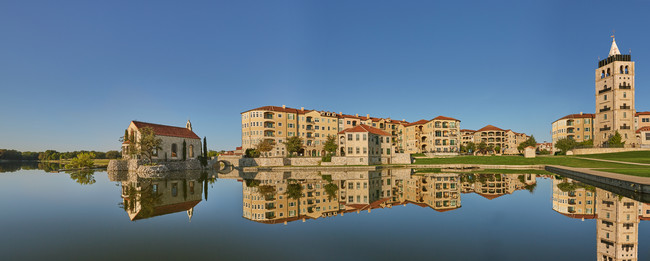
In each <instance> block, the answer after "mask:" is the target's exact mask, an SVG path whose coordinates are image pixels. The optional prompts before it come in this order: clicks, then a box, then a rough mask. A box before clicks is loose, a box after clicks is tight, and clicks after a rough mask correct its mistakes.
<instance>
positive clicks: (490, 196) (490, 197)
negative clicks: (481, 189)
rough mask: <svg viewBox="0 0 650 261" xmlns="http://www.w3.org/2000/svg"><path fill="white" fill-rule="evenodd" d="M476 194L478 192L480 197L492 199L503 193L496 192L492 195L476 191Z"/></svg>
mask: <svg viewBox="0 0 650 261" xmlns="http://www.w3.org/2000/svg"><path fill="white" fill-rule="evenodd" d="M476 194H479V195H480V196H481V197H484V198H487V199H489V200H493V199H495V198H498V197H500V196H503V195H504V194H498V195H494V194H483V193H478V192H477V193H476Z"/></svg>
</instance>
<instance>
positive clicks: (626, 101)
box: [594, 39, 636, 146]
mask: <svg viewBox="0 0 650 261" xmlns="http://www.w3.org/2000/svg"><path fill="white" fill-rule="evenodd" d="M634 72H635V68H634V62H633V61H632V57H631V55H629V54H621V53H620V51H619V50H618V46H617V45H616V41H615V40H614V39H612V46H611V48H610V51H609V56H608V57H607V58H606V59H603V60H601V61H599V62H598V69H596V71H595V78H596V84H595V86H596V89H595V94H596V115H595V119H594V121H595V124H594V127H595V130H594V145H595V146H607V143H608V140H609V138H610V137H611V136H612V135H614V134H615V133H616V132H618V133H620V135H621V137H622V141H624V142H625V144H626V145H632V144H635V143H636V135H635V130H634V129H633V127H634V114H635V109H634V91H635V86H634Z"/></svg>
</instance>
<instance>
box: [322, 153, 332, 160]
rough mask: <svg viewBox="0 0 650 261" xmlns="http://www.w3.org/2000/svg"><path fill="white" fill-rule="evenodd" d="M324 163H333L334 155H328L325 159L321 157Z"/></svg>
mask: <svg viewBox="0 0 650 261" xmlns="http://www.w3.org/2000/svg"><path fill="white" fill-rule="evenodd" d="M321 161H322V162H332V154H327V155H325V156H323V157H321Z"/></svg>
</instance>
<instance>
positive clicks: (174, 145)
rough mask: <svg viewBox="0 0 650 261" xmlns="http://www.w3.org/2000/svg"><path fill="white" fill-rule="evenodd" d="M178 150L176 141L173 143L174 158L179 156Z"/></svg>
mask: <svg viewBox="0 0 650 261" xmlns="http://www.w3.org/2000/svg"><path fill="white" fill-rule="evenodd" d="M177 152H178V149H177V148H176V143H172V158H175V157H177V156H176V153H177Z"/></svg>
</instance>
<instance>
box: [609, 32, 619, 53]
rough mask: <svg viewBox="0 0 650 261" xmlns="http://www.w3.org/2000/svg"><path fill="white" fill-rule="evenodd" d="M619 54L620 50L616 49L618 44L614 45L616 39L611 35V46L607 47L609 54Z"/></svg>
mask: <svg viewBox="0 0 650 261" xmlns="http://www.w3.org/2000/svg"><path fill="white" fill-rule="evenodd" d="M617 54H621V52H620V51H619V50H618V46H617V45H616V39H614V37H613V36H612V47H611V48H609V56H613V55H617Z"/></svg>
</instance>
